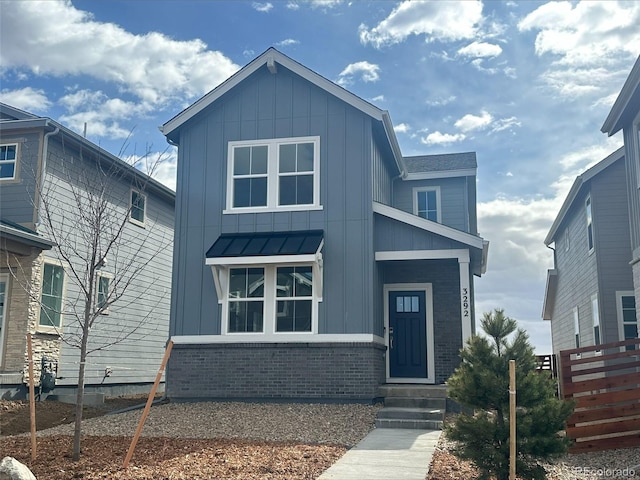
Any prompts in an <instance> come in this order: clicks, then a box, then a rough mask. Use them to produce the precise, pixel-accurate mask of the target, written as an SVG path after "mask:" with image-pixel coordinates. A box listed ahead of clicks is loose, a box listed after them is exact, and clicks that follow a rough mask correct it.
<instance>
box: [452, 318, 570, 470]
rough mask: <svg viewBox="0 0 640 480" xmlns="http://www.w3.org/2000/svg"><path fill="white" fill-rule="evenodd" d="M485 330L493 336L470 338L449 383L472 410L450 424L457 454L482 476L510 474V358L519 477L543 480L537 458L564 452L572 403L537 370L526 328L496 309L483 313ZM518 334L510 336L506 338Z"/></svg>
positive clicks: (454, 394) (463, 403)
mask: <svg viewBox="0 0 640 480" xmlns="http://www.w3.org/2000/svg"><path fill="white" fill-rule="evenodd" d="M481 324H482V329H483V330H484V331H485V332H486V334H487V335H488V337H489V338H485V337H481V336H478V335H475V336H473V337H471V338H470V339H469V341H468V343H467V345H466V347H465V348H464V349H463V350H462V352H461V357H462V362H461V364H460V366H459V367H458V368H457V369H456V371H455V372H454V373H453V375H452V376H451V378H449V381H448V382H447V383H448V385H449V396H450V397H451V398H453V399H454V400H456V401H457V402H459V403H460V404H462V405H464V406H466V407H468V408H470V409H473V410H474V411H475V415H473V416H472V415H467V414H464V413H463V414H460V415H458V416H457V417H456V419H455V421H454V422H453V423H452V424H451V425H449V426H448V427H446V431H447V435H448V437H449V438H450V439H452V440H455V441H457V442H458V446H457V447H456V448H455V450H454V453H455V455H456V456H458V457H459V458H462V459H467V460H471V461H472V462H473V463H474V464H475V466H476V467H477V468H478V470H480V476H479V479H483V480H484V479H489V478H492V476H493V477H495V478H496V479H497V480H508V478H509V360H515V362H516V392H517V393H516V404H517V408H518V410H517V414H516V416H517V420H516V452H517V453H516V471H517V474H518V477H519V478H523V479H533V480H538V479H545V478H546V472H545V470H544V468H543V467H542V466H541V465H540V464H539V463H538V460H548V459H551V458H555V457H558V456H560V455H562V454H563V453H565V452H566V450H567V448H568V446H569V445H570V439H568V438H566V437H565V436H563V435H562V434H561V431H562V430H563V429H564V428H565V425H566V421H567V419H568V418H569V416H570V415H571V413H572V412H573V405H572V404H571V403H568V402H565V401H562V400H559V399H557V398H556V397H555V384H554V382H553V380H552V379H551V378H549V377H548V376H547V375H541V374H539V373H538V372H536V359H535V355H534V353H533V348H532V347H531V345H530V344H529V338H528V336H527V334H526V332H525V331H524V330H522V329H518V330H517V331H516V328H517V324H516V321H515V320H513V319H511V318H509V317H506V316H505V315H504V311H503V310H500V309H496V310H494V311H493V312H489V313H485V314H484V316H483V319H482V321H481ZM514 332H515V335H514V336H513V338H512V340H511V341H509V339H508V337H509V336H511V334H512V333H514Z"/></svg>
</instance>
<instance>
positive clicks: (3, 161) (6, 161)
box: [0, 143, 18, 180]
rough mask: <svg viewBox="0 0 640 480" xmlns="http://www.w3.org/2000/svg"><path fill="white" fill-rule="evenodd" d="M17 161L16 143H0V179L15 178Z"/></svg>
mask: <svg viewBox="0 0 640 480" xmlns="http://www.w3.org/2000/svg"><path fill="white" fill-rule="evenodd" d="M17 161H18V144H17V143H13V144H6V145H0V180H13V179H15V178H16V163H17Z"/></svg>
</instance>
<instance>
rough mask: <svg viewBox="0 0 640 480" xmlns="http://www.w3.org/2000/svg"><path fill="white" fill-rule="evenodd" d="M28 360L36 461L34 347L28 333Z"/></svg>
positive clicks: (30, 405)
mask: <svg viewBox="0 0 640 480" xmlns="http://www.w3.org/2000/svg"><path fill="white" fill-rule="evenodd" d="M27 358H28V359H29V409H30V411H31V422H30V423H31V460H35V459H36V445H37V442H36V394H35V388H34V386H33V346H32V344H31V334H30V333H27Z"/></svg>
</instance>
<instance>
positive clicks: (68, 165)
mask: <svg viewBox="0 0 640 480" xmlns="http://www.w3.org/2000/svg"><path fill="white" fill-rule="evenodd" d="M98 165H99V166H100V167H99V168H100V169H101V170H102V171H105V170H108V169H114V171H117V172H118V175H117V176H113V177H108V178H109V181H111V182H112V183H113V184H112V185H111V186H110V187H109V188H110V191H109V193H110V194H111V195H112V196H111V197H110V198H109V201H110V202H111V203H112V206H113V208H114V209H118V210H119V211H120V212H121V213H122V215H121V217H120V218H121V219H122V220H123V221H125V224H124V229H123V233H122V236H121V245H120V247H119V248H118V249H117V252H118V255H119V256H120V258H116V255H115V254H116V250H114V251H112V253H111V254H110V255H109V256H107V259H106V260H107V261H106V264H105V265H103V266H102V268H101V269H100V271H99V275H98V277H97V280H96V285H95V291H96V295H95V298H96V305H97V306H100V305H101V302H105V301H106V300H105V299H107V298H112V297H109V293H110V292H112V291H113V289H115V288H121V287H122V285H120V286H119V287H118V282H117V280H118V279H116V278H114V277H113V275H114V272H118V271H120V272H122V270H121V269H120V270H119V269H118V267H117V266H118V264H119V262H121V261H122V257H123V256H129V257H131V256H132V254H133V255H134V256H135V258H136V260H135V261H133V262H132V263H131V264H130V265H128V266H127V268H130V269H138V268H139V269H140V275H138V276H135V277H134V278H133V281H132V283H131V285H130V287H129V289H128V290H126V292H127V293H126V297H123V298H122V299H120V300H119V301H118V302H119V303H118V302H116V303H114V304H113V305H111V306H110V307H109V309H108V310H105V311H103V314H104V315H103V316H101V318H100V321H99V322H96V324H95V326H94V329H93V330H92V333H91V334H90V341H89V347H90V348H95V347H97V346H101V345H106V344H108V343H113V342H114V341H117V340H118V338H119V336H120V337H124V336H126V335H129V336H128V337H127V338H126V339H124V340H122V341H121V342H117V343H116V344H114V345H112V346H110V347H109V348H106V349H104V350H99V351H96V352H94V353H93V354H91V355H90V356H89V357H88V358H87V366H86V381H85V383H86V385H88V386H95V387H96V388H98V387H99V388H101V389H102V390H103V391H105V392H112V393H124V392H134V391H140V390H143V389H144V386H145V385H147V389H148V384H150V383H151V382H153V380H154V378H155V375H156V373H157V370H158V367H159V365H160V363H161V360H162V356H163V352H164V347H165V343H166V338H167V331H168V328H169V302H170V300H169V299H170V288H171V284H170V278H171V251H172V244H173V221H174V208H175V194H174V192H173V191H172V190H170V189H168V188H167V187H165V186H163V185H162V184H160V183H159V182H157V181H155V180H153V179H150V178H149V177H148V176H147V175H145V174H143V173H141V172H140V171H138V170H137V169H135V168H133V167H131V166H129V165H127V164H126V163H125V162H123V161H122V160H120V159H118V158H116V157H115V156H113V155H111V154H109V153H107V152H106V151H104V150H102V149H101V148H100V147H98V146H96V145H95V144H93V143H91V142H89V141H88V140H86V139H85V138H83V137H81V136H80V135H77V134H76V133H74V132H72V131H71V130H69V129H67V128H65V127H63V126H62V125H60V124H59V123H57V122H55V121H53V120H51V119H49V118H45V117H39V116H36V115H32V114H30V113H27V112H24V111H21V110H18V109H16V108H13V107H11V106H9V105H5V104H0V396H3V395H4V396H17V395H21V394H23V393H24V382H25V381H26V379H27V374H28V368H27V367H28V363H27V340H26V337H27V334H28V333H30V334H31V335H32V338H33V352H34V367H35V375H34V376H35V377H36V381H38V379H39V378H40V366H41V359H42V357H43V356H44V357H47V359H48V361H49V363H51V366H53V367H54V368H55V366H56V365H57V376H58V379H57V386H56V393H57V392H59V388H60V389H63V387H71V388H72V387H74V386H75V385H77V379H78V362H79V351H78V349H76V348H73V347H71V346H69V345H68V344H67V343H65V341H64V340H71V339H73V338H77V335H78V333H79V332H78V325H77V324H76V323H74V322H73V318H72V315H71V314H70V312H71V311H72V310H71V305H72V304H74V303H75V304H78V302H79V301H80V300H79V289H78V286H77V285H76V284H75V283H74V282H73V281H72V279H71V277H70V275H72V272H71V271H69V269H68V268H65V267H64V263H63V262H61V261H60V258H61V257H60V256H59V254H58V253H57V249H56V244H55V242H54V241H53V239H52V238H50V237H51V235H50V234H48V233H47V232H51V231H55V232H57V236H58V237H64V236H68V237H69V238H73V234H74V230H75V225H76V224H77V221H75V220H74V219H76V218H77V215H78V213H79V211H80V209H79V208H78V206H77V205H78V204H77V203H76V201H75V200H74V198H73V194H74V193H77V194H79V195H82V194H83V190H82V189H83V179H84V178H86V179H90V178H97V177H98V175H97V172H98V170H97V169H98ZM142 187H144V188H142ZM85 191H86V189H85ZM38 192H42V196H41V195H39V193H38ZM42 198H44V199H46V201H47V202H48V203H45V202H43V201H42ZM45 204H48V205H49V206H50V207H51V208H52V209H53V210H54V211H53V212H52V215H53V219H54V220H53V225H54V228H55V230H47V222H45V220H44V218H45V217H44V213H43V212H44V208H43V205H45ZM132 206H133V208H131V207H132ZM87 208H88V206H87ZM127 215H128V217H127ZM126 220H128V221H126ZM104 228H105V229H106V228H108V227H104ZM101 231H104V230H101ZM76 240H78V239H77V238H76ZM75 248H77V249H78V252H82V251H83V249H84V248H85V244H84V243H83V242H82V241H78V242H77V243H76V244H75ZM67 253H69V251H68V250H67ZM79 261H80V260H78V258H77V257H76V258H75V259H74V260H73V262H74V265H76V268H77V269H78V270H79V271H80V269H81V268H82V266H81V265H82V264H81V263H77V262H79ZM127 278H128V277H127ZM102 305H106V304H105V303H102Z"/></svg>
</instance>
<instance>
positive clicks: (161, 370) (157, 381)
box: [122, 340, 173, 468]
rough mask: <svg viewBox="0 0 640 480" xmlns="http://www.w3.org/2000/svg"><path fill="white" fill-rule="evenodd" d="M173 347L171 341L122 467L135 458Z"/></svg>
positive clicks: (125, 466)
mask: <svg viewBox="0 0 640 480" xmlns="http://www.w3.org/2000/svg"><path fill="white" fill-rule="evenodd" d="M172 347H173V340H169V343H168V344H167V349H166V350H165V352H164V358H163V359H162V363H161V364H160V368H159V369H158V374H157V375H156V381H155V382H153V387H151V391H150V392H149V398H148V399H147V404H146V405H145V407H144V411H143V412H142V417H140V423H138V428H137V429H136V433H135V434H134V435H133V440H131V445H130V446H129V451H128V452H127V456H126V458H125V459H124V464H123V465H122V466H123V467H124V468H127V467H128V466H129V462H130V461H131V457H133V451H134V450H135V448H136V443H138V439H139V438H140V434H141V433H142V427H144V422H145V420H146V419H147V415H149V409H150V408H151V404H152V403H153V397H155V395H156V390H158V384H159V383H160V379H161V378H162V372H163V371H164V369H165V367H166V366H167V362H168V361H169V355H170V354H171V348H172Z"/></svg>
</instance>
